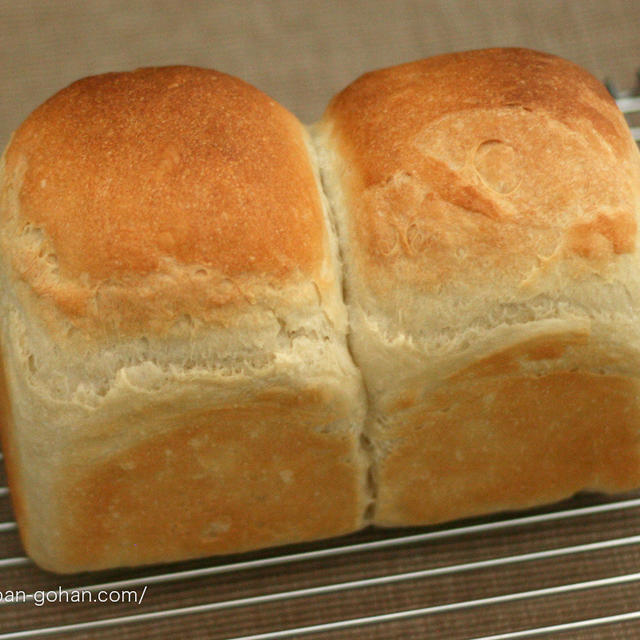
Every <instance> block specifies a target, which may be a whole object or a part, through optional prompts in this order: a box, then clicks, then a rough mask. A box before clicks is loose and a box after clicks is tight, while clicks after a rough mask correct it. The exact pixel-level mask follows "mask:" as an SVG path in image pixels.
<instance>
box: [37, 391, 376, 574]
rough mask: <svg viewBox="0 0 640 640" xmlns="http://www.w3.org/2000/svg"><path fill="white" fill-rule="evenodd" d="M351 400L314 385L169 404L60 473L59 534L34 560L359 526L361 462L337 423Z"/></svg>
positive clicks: (286, 539) (123, 560) (229, 546)
mask: <svg viewBox="0 0 640 640" xmlns="http://www.w3.org/2000/svg"><path fill="white" fill-rule="evenodd" d="M351 410H352V408H351V407H350V406H345V403H344V400H343V399H342V398H339V397H336V396H335V395H334V396H331V395H330V394H328V393H327V392H324V391H322V392H321V391H319V390H317V389H316V390H314V389H309V390H307V391H304V392H301V393H298V394H295V393H292V392H290V391H286V390H284V389H280V390H274V391H273V392H272V393H268V394H266V395H265V396H264V397H259V398H257V399H255V401H250V402H247V403H246V404H244V405H242V406H224V405H223V406H216V407H211V408H209V409H199V410H197V411H191V412H188V413H182V414H178V413H176V412H173V413H171V409H170V407H166V408H165V410H164V411H163V413H162V418H161V421H162V422H163V423H164V424H165V425H166V429H165V430H163V431H161V432H160V433H156V434H154V435H153V437H151V438H145V439H144V440H142V441H139V442H138V443H137V444H135V445H134V446H132V447H127V448H125V449H124V450H121V451H120V450H119V451H115V452H113V453H107V455H103V456H100V457H99V459H98V460H94V461H92V462H91V463H90V464H89V465H87V466H86V467H82V466H75V465H70V466H69V468H68V469H67V470H66V472H64V473H63V474H62V475H61V476H60V477H59V478H58V479H57V484H56V487H57V488H56V496H57V498H56V499H59V500H60V507H59V509H60V511H59V513H60V514H64V517H62V518H60V525H59V534H60V535H59V540H60V543H59V545H58V546H56V547H54V550H53V554H55V555H54V556H53V557H51V558H37V560H38V561H39V562H40V563H41V564H43V565H44V566H45V567H46V566H47V565H49V566H51V567H52V568H55V570H56V571H62V572H70V571H81V570H86V569H100V568H105V567H111V566H124V565H138V564H145V563H153V562H168V561H172V560H180V559H185V558H190V557H197V556H204V555H211V554H222V553H237V552H241V551H247V550H251V549H257V548H261V547H267V546H274V545H283V544H290V543H293V542H300V541H306V540H315V539H319V538H325V537H330V536H336V535H341V534H345V533H349V532H352V531H354V530H356V529H358V528H360V527H361V526H362V516H363V513H364V508H365V505H364V495H365V494H364V493H363V486H362V484H363V481H364V460H363V459H361V458H360V455H359V453H358V450H357V439H358V435H357V433H356V432H354V431H352V430H349V429H344V428H343V427H340V428H335V425H336V424H337V423H338V421H346V422H345V423H343V424H348V419H349V413H350V411H351ZM132 420H135V417H132ZM332 425H333V428H332ZM117 426H118V425H115V427H117ZM97 514H98V515H99V517H96V515H97Z"/></svg>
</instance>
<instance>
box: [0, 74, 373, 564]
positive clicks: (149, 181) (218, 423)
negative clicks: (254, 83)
mask: <svg viewBox="0 0 640 640" xmlns="http://www.w3.org/2000/svg"><path fill="white" fill-rule="evenodd" d="M2 175H3V177H2V209H1V211H2V213H1V216H2V217H1V231H0V242H1V250H2V257H3V271H2V290H3V298H2V323H3V326H2V350H3V362H4V369H5V376H6V384H7V388H8V398H9V401H8V402H6V403H3V406H4V408H5V410H6V412H7V413H6V415H5V419H4V425H3V436H4V438H3V439H4V450H5V454H6V460H7V467H8V474H9V479H10V485H11V495H12V499H13V504H14V506H15V512H16V516H17V519H18V522H19V524H20V531H21V534H22V538H23V541H24V545H25V547H26V549H27V551H28V553H29V555H31V557H32V558H33V559H34V560H35V561H36V562H37V563H38V564H40V565H41V566H43V567H45V568H48V569H52V570H55V571H65V572H70V571H78V570H85V569H98V568H105V567H110V566H118V565H135V564H140V563H151V562H161V561H167V560H176V559H181V558H188V557H194V556H201V555H207V554H214V553H228V552H235V551H243V550H247V549H254V548H258V547H263V546H268V545H277V544H284V543H289V542H294V541H300V540H309V539H315V538H319V537H326V536H334V535H337V534H341V533H346V532H349V531H353V530H354V529H357V528H359V527H361V526H362V524H363V517H364V513H365V510H366V507H367V503H368V500H369V495H368V490H367V486H366V467H367V460H366V459H365V456H364V454H363V451H362V448H361V444H360V434H361V429H362V422H363V416H364V413H365V399H364V392H363V386H362V381H361V377H360V374H359V372H358V370H357V369H356V368H355V366H354V364H353V362H352V360H351V358H350V356H349V353H348V350H347V346H346V328H347V315H346V310H345V306H344V303H343V301H342V299H341V281H340V277H341V276H340V271H339V266H338V254H337V244H336V240H335V237H334V235H333V231H332V229H331V225H330V224H329V223H328V221H327V217H326V209H325V207H324V204H323V198H322V196H321V192H320V190H319V189H318V182H317V176H316V174H315V173H314V169H313V166H312V162H311V155H310V154H309V149H308V136H307V134H306V133H305V131H304V129H303V128H302V126H301V125H300V124H299V123H298V121H297V120H296V119H295V118H294V117H293V116H292V115H291V114H290V113H288V112H287V111H286V110H285V109H284V108H283V107H281V106H279V105H278V104H276V103H275V102H274V101H273V100H271V99H270V98H268V97H267V96H266V95H264V94H263V93H261V92H259V91H258V90H257V89H254V88H253V87H250V86H249V85H247V84H245V83H243V82H241V81H240V80H237V79H234V78H231V77H229V76H226V75H223V74H220V73H216V72H214V71H207V70H201V69H192V68H164V69H146V70H139V71H136V72H133V73H120V74H110V75H104V76H98V77H95V78H89V79H86V80H81V81H79V82H77V83H75V84H73V85H71V86H70V87H69V88H67V89H65V90H63V91H62V92H61V93H59V94H57V95H56V96H54V97H53V98H52V99H51V100H49V101H48V102H47V103H45V104H44V105H43V106H41V107H40V108H39V109H37V110H36V111H35V112H34V113H33V114H32V115H31V116H30V117H29V118H28V119H27V121H26V122H25V123H24V124H23V125H22V126H21V127H20V128H19V129H18V131H17V132H16V133H15V135H14V136H13V139H12V140H11V143H10V145H9V148H8V150H7V152H6V154H5V159H4V166H3V169H2Z"/></svg>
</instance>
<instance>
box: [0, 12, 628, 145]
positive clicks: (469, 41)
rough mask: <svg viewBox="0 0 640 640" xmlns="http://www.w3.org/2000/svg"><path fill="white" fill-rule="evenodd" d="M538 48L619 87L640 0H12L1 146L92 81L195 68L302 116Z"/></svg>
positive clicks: (5, 21)
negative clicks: (392, 71) (229, 77)
mask: <svg viewBox="0 0 640 640" xmlns="http://www.w3.org/2000/svg"><path fill="white" fill-rule="evenodd" d="M513 45H518V46H526V47H532V48H538V49H541V50H544V51H548V52H551V53H556V54H558V55H561V56H564V57H567V58H569V59H571V60H573V61H574V62H577V63H578V64H581V65H583V66H585V67H586V68H587V69H589V70H590V71H592V72H593V73H594V74H595V75H596V76H597V77H599V78H601V79H604V78H605V77H610V78H612V79H613V80H614V81H615V82H616V83H617V84H618V85H619V86H620V87H621V88H630V87H631V85H633V84H634V83H635V78H634V71H635V70H636V68H637V67H638V66H640V1H639V0H570V1H562V0H486V1H481V0H428V1H420V0H396V1H393V0H391V1H389V0H387V1H384V0H342V1H337V0H326V1H323V0H273V1H262V2H261V1H257V2H256V1H255V0H254V1H252V0H232V1H218V2H211V1H204V0H187V1H185V2H179V1H177V0H152V1H149V0H143V1H133V2H132V1H131V0H89V1H87V0H62V1H60V0H58V1H56V0H53V1H52V0H49V1H42V0H41V1H39V2H34V1H32V0H0V87H1V88H2V98H1V99H0V145H2V146H4V144H5V142H6V140H7V139H8V136H9V134H10V132H11V131H12V130H13V129H15V127H16V126H18V124H20V122H21V121H22V120H23V119H24V118H25V117H26V116H27V115H28V113H29V112H30V111H31V110H32V109H34V108H35V107H36V106H37V105H38V104H40V103H41V102H42V101H43V100H45V99H46V98H47V97H48V96H50V95H51V94H52V93H54V92H55V91H57V90H59V89H61V88H62V87H64V86H66V85H67V84H69V83H70V82H73V81H74V80H77V79H78V78H80V77H82V76H86V75H92V74H95V73H101V72H105V71H116V70H124V69H130V68H135V67H139V66H149V65H166V64H176V63H182V64H193V65H200V66H207V67H213V68H217V69H219V70H220V71H225V72H227V73H231V74H234V75H237V76H239V77H241V78H242V79H244V80H246V81H248V82H251V83H252V84H255V85H256V86H258V87H259V88H260V89H262V90H263V91H266V92H267V93H269V94H270V95H271V96H272V97H274V98H275V99H276V100H279V101H280V102H282V103H283V104H284V105H285V106H286V107H288V108H289V109H291V110H292V111H293V112H294V113H296V115H298V117H300V118H301V119H302V120H303V121H305V122H309V121H312V120H314V119H315V118H317V117H319V116H320V114H321V113H322V111H323V109H324V107H325V105H326V103H327V102H328V100H329V99H330V98H331V96H332V95H333V94H334V93H336V92H337V91H339V90H340V89H341V88H343V87H344V86H345V85H346V84H348V83H349V82H351V81H352V80H354V79H355V78H356V77H357V76H358V75H360V74H361V73H364V72H365V71H368V70H371V69H375V68H379V67H384V66H388V65H392V64H396V63H400V62H407V61H409V60H413V59H416V58H421V57H425V56H429V55H434V54H438V53H444V52H448V51H456V50H463V49H472V48H480V47H487V46H513Z"/></svg>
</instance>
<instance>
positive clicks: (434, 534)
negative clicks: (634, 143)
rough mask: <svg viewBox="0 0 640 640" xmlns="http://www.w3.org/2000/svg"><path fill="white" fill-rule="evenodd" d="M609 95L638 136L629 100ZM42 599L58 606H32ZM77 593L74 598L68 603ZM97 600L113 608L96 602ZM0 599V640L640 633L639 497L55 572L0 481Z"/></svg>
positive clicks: (591, 497)
mask: <svg viewBox="0 0 640 640" xmlns="http://www.w3.org/2000/svg"><path fill="white" fill-rule="evenodd" d="M616 97H617V101H618V104H619V106H620V108H621V109H622V111H623V112H625V114H627V117H628V119H629V123H630V126H631V128H632V132H633V135H634V138H635V139H636V140H640V97H634V96H631V95H617V96H616ZM0 456H1V454H0ZM0 467H1V460H0ZM0 485H6V479H5V476H4V471H3V470H2V469H0ZM21 593H24V598H22V599H21V601H20V602H11V601H10V599H11V598H10V597H8V596H9V594H14V595H15V594H21ZM48 594H54V595H55V599H56V601H55V602H53V601H52V602H43V600H44V599H46V598H47V597H48ZM78 594H80V595H81V596H82V599H83V600H82V602H76V601H74V600H73V596H74V595H75V596H78ZM101 594H102V595H103V597H106V598H108V599H112V598H115V599H119V600H120V601H119V602H99V601H98V599H99V596H100V595H101ZM105 594H106V595H105ZM114 594H115V595H114ZM0 595H2V599H1V600H0V640H9V639H19V638H41V637H42V638H45V637H53V638H56V637H57V638H69V639H71V640H73V639H78V638H83V639H84V638H87V639H92V638H94V639H96V640H105V639H107V638H118V639H120V638H122V639H125V640H127V639H129V640H131V639H138V638H145V639H147V638H148V639H155V638H175V639H178V638H189V639H191V638H196V639H198V638H207V639H211V640H218V639H219V640H222V639H224V640H272V639H276V638H308V639H311V640H313V639H316V640H337V639H345V640H346V639H351V638H373V639H396V638H402V639H407V640H412V639H413V640H418V639H423V638H444V639H446V640H463V639H464V640H511V639H516V638H538V637H545V638H551V637H553V638H555V637H559V638H562V639H563V640H576V639H587V638H588V639H592V638H602V639H606V638H612V639H613V638H615V639H622V638H624V639H627V638H640V491H638V492H632V493H628V494H624V495H618V496H605V495H598V494H581V495H579V496H576V497H575V498H572V499H571V500H567V501H564V502H562V503H559V504H556V505H553V506H551V507H546V508H542V509H537V510H533V511H528V512H520V513H503V514H499V515H496V516H492V517H486V518H478V519H473V520H467V521H460V522H456V523H452V524H451V523H450V524H447V525H446V526H440V527H429V528H421V529H395V530H374V529H370V530H366V531H363V532H359V533H357V534H354V535H351V536H345V537H343V538H340V539H332V540H329V541H325V542H321V543H315V544H309V545H296V546H290V547H285V548H279V549H272V550H267V551H263V552H260V553H252V554H243V555H241V556H231V557H229V556H226V557H224V558H209V559H205V560H198V561H191V562H183V563H178V564H171V565H163V566H153V567H145V568H137V569H130V570H118V571H103V572H99V573H91V574H78V575H74V576H56V575H53V574H50V573H47V572H45V571H41V570H40V569H38V568H37V567H35V566H34V565H33V564H32V563H31V562H30V561H29V560H28V559H27V558H26V557H25V556H24V552H23V550H22V547H21V545H20V541H19V538H18V532H17V527H16V524H15V522H13V516H12V513H11V506H10V496H9V490H8V488H6V486H1V487H0ZM51 597H52V598H53V596H51ZM89 599H90V600H91V601H89ZM123 600H128V601H124V602H123Z"/></svg>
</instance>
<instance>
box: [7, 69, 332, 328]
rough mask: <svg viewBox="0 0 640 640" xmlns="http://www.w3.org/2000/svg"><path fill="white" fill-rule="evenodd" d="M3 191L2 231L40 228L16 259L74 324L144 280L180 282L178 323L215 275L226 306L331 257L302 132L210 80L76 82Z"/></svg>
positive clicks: (27, 131) (12, 157) (45, 109)
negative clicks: (249, 285)
mask: <svg viewBox="0 0 640 640" xmlns="http://www.w3.org/2000/svg"><path fill="white" fill-rule="evenodd" d="M7 189H13V190H17V192H18V194H17V202H15V200H16V199H14V203H15V207H16V210H14V209H13V207H9V205H3V209H5V210H3V211H2V214H1V215H2V224H3V225H7V219H8V218H9V217H11V216H13V217H14V218H15V225H16V229H17V233H20V232H21V231H22V230H23V229H24V228H25V225H27V229H28V230H33V229H36V230H38V229H40V230H42V231H44V234H42V233H40V235H39V237H38V238H37V239H38V240H40V242H39V246H32V247H31V251H30V250H29V247H28V246H26V243H25V247H24V248H23V251H21V252H20V251H18V250H16V251H15V255H14V256H12V257H13V263H14V267H15V268H17V269H18V271H19V274H20V276H21V277H22V278H24V279H25V280H27V281H28V282H29V283H30V284H31V285H32V286H33V287H34V288H35V290H36V293H37V294H38V295H41V296H43V297H45V298H47V297H53V298H55V300H56V302H57V303H58V307H59V308H60V309H62V310H63V312H64V313H66V314H68V315H69V316H71V317H73V316H76V317H81V316H83V315H86V314H87V313H90V312H91V309H90V306H91V301H92V300H93V298H94V297H95V294H96V290H97V288H98V287H106V288H107V289H108V288H109V287H111V289H113V288H114V287H116V288H119V289H121V290H123V291H124V293H125V295H124V296H123V295H122V294H121V296H120V297H121V298H122V297H124V298H126V292H127V291H129V290H131V289H133V290H136V289H142V290H144V289H145V285H144V282H142V280H141V278H143V277H151V278H153V277H154V276H156V280H158V281H160V282H153V283H151V289H153V290H154V291H156V292H159V291H161V290H162V281H163V280H164V281H166V282H168V281H172V282H175V283H176V286H175V287H173V289H174V290H173V291H172V287H171V286H168V289H167V290H166V291H164V292H162V294H163V297H164V298H165V301H164V302H165V303H166V305H165V306H169V307H170V306H171V300H169V301H168V303H167V300H166V298H167V297H169V298H171V296H172V295H174V296H176V299H177V304H176V305H175V306H177V307H178V308H180V307H182V309H178V311H177V313H178V314H179V313H185V312H188V307H189V305H190V304H193V303H194V301H196V300H197V299H198V295H191V296H189V293H190V292H191V290H193V289H201V288H202V287H201V286H200V284H201V283H202V282H204V281H206V280H207V279H208V278H210V281H207V282H206V284H207V285H208V289H209V290H212V289H213V290H215V291H217V290H220V291H221V293H220V295H218V298H222V299H223V301H224V300H229V299H234V298H238V297H239V298H242V295H241V294H238V292H237V291H236V290H237V288H238V287H237V286H235V285H234V284H233V283H235V282H236V281H243V280H244V281H246V280H247V279H251V278H261V279H262V280H263V281H267V282H269V283H271V284H274V283H282V282H288V281H291V280H292V279H295V277H297V276H300V275H301V274H302V275H304V276H309V275H311V274H314V273H316V272H317V271H318V269H319V267H320V265H321V264H322V261H323V260H324V259H325V252H326V242H325V240H326V239H325V232H324V222H323V214H322V209H321V204H320V199H319V194H318V191H317V187H316V183H315V178H314V176H313V172H312V169H311V166H310V162H309V159H308V155H307V150H306V147H305V142H304V138H303V132H302V127H301V125H300V124H299V122H298V121H297V120H296V118H295V117H294V116H293V115H291V114H290V113H289V112H288V111H287V110H286V109H284V108H283V107H282V106H280V105H279V104H277V103H276V102H275V101H273V100H271V99H270V98H269V97H268V96H266V95H265V94H263V93H262V92H260V91H259V90H257V89H255V88H254V87H252V86H250V85H248V84H246V83H244V82H242V81H241V80H238V79H236V78H233V77H231V76H228V75H225V74H222V73H218V72H216V71H212V70H205V69H198V68H193V67H166V68H151V69H139V70H137V71H134V72H131V73H111V74H105V75H101V76H96V77H91V78H86V79H83V80H80V81H78V82H76V83H74V84H72V85H71V86H69V87H68V88H66V89H64V90H62V91H60V92H59V93H58V94H56V95H55V96H53V97H52V98H51V99H50V100H48V101H47V102H46V103H44V104H43V105H42V106H41V107H39V108H38V109H36V111H35V112H34V113H33V114H32V115H31V116H30V117H29V118H28V119H27V120H26V121H25V123H24V124H23V125H22V126H21V127H20V128H19V129H18V130H17V132H16V133H15V135H14V137H13V139H12V141H11V144H10V147H9V148H8V150H7V154H6V177H5V184H4V190H7ZM6 200H7V201H9V199H8V198H7V199H6ZM9 209H11V210H9ZM32 244H33V243H32ZM47 258H48V259H49V263H47V262H46V259H47ZM50 263H51V264H53V265H54V267H53V269H54V270H55V273H52V270H51V269H49V267H48V264H50ZM182 267H190V268H189V269H187V272H185V273H180V274H177V275H176V272H178V271H180V270H181V268H182ZM46 274H49V276H50V277H46V278H45V275H46ZM158 274H159V275H160V277H157V276H158ZM176 289H177V291H176ZM229 291H230V292H229ZM225 292H226V293H225ZM103 293H104V291H103ZM199 295H201V292H199ZM185 297H187V298H188V300H186V301H184V302H183V301H182V299H183V298H185ZM129 302H130V301H129ZM209 303H210V304H214V303H215V301H212V300H209ZM112 304H113V305H114V306H117V304H118V296H117V295H115V300H114V301H113V303H112ZM125 306H126V305H125ZM185 310H187V311H185ZM107 311H108V310H107ZM196 311H197V310H196ZM103 313H104V310H103ZM143 315H144V314H143ZM134 322H135V320H134Z"/></svg>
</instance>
